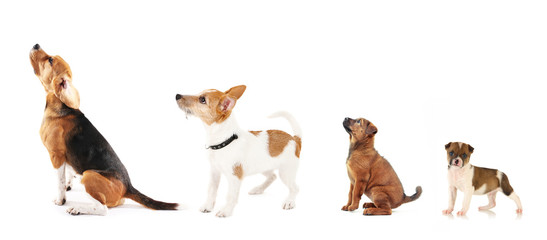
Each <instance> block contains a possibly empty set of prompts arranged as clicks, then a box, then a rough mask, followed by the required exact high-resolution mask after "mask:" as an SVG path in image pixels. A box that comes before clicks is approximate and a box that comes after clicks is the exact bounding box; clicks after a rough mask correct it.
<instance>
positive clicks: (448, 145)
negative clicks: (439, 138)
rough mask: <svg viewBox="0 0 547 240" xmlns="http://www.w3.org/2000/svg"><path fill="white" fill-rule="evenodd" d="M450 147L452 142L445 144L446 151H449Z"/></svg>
mask: <svg viewBox="0 0 547 240" xmlns="http://www.w3.org/2000/svg"><path fill="white" fill-rule="evenodd" d="M450 145H452V142H449V143H447V144H445V145H444V149H448V148H449V147H450Z"/></svg>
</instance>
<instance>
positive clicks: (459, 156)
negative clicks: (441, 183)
mask: <svg viewBox="0 0 547 240" xmlns="http://www.w3.org/2000/svg"><path fill="white" fill-rule="evenodd" d="M444 149H445V150H446V158H447V160H448V165H450V166H458V167H464V166H465V165H467V164H469V160H470V158H471V154H472V153H473V151H474V150H475V149H474V148H473V147H471V145H469V144H467V143H462V142H449V143H447V144H445V145H444Z"/></svg>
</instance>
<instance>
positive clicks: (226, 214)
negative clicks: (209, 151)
mask: <svg viewBox="0 0 547 240" xmlns="http://www.w3.org/2000/svg"><path fill="white" fill-rule="evenodd" d="M232 211H233V209H230V208H227V207H225V208H222V210H220V211H218V212H217V215H216V216H217V217H219V218H225V217H229V216H232Z"/></svg>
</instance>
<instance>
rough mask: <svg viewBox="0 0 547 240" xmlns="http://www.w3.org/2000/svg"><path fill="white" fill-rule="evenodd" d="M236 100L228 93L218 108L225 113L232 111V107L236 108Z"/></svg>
mask: <svg viewBox="0 0 547 240" xmlns="http://www.w3.org/2000/svg"><path fill="white" fill-rule="evenodd" d="M236 101H237V100H236V99H234V98H232V97H231V96H228V95H226V96H224V97H223V98H222V99H220V103H219V104H218V108H219V110H220V111H221V112H223V113H225V112H228V111H231V110H232V109H234V106H235V105H236Z"/></svg>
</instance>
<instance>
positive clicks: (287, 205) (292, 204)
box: [283, 201, 296, 210]
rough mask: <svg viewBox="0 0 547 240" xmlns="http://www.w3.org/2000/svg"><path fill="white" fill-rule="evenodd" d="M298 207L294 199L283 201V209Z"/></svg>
mask: <svg viewBox="0 0 547 240" xmlns="http://www.w3.org/2000/svg"><path fill="white" fill-rule="evenodd" d="M294 207H296V203H295V202H294V201H287V202H284V203H283V209H285V210H290V209H293V208H294Z"/></svg>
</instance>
